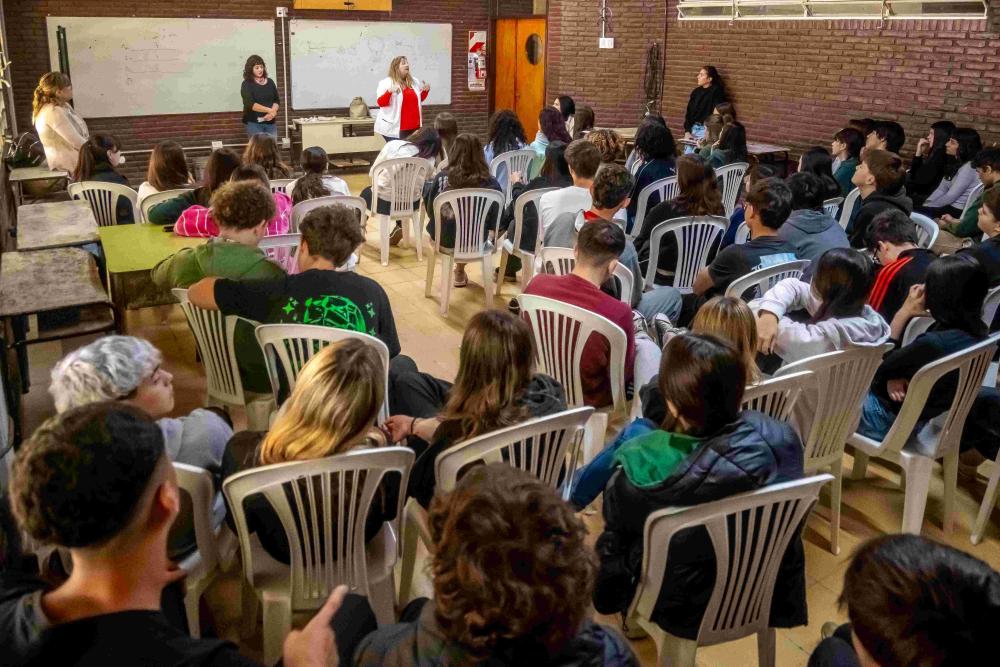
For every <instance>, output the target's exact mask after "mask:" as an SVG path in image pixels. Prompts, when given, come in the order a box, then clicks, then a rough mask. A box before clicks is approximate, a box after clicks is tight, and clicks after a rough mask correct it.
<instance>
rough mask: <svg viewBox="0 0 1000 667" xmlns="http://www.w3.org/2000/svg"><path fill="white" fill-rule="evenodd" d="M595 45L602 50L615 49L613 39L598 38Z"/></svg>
mask: <svg viewBox="0 0 1000 667" xmlns="http://www.w3.org/2000/svg"><path fill="white" fill-rule="evenodd" d="M597 45H598V47H599V48H602V49H613V48H615V38H614V37H599V38H598V40H597Z"/></svg>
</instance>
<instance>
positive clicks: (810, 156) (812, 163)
mask: <svg viewBox="0 0 1000 667" xmlns="http://www.w3.org/2000/svg"><path fill="white" fill-rule="evenodd" d="M798 171H799V172H804V173H807V174H813V175H814V176H816V177H817V178H818V179H819V180H820V185H821V190H822V194H823V201H826V200H827V199H833V198H835V197H839V196H841V195H840V184H839V183H838V182H837V179H835V178H834V177H833V156H831V155H830V151H828V150H826V149H825V148H823V147H822V146H813V147H812V148H810V149H809V150H807V151H806V152H805V153H803V154H802V156H801V157H800V158H799V169H798Z"/></svg>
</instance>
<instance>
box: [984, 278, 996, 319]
mask: <svg viewBox="0 0 1000 667" xmlns="http://www.w3.org/2000/svg"><path fill="white" fill-rule="evenodd" d="M997 308H1000V286H998V287H994V288H993V289H991V290H990V291H989V292H987V293H986V298H985V299H983V322H984V323H985V324H986V326H992V325H993V320H994V318H996V315H997Z"/></svg>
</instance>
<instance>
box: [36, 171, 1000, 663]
mask: <svg viewBox="0 0 1000 667" xmlns="http://www.w3.org/2000/svg"><path fill="white" fill-rule="evenodd" d="M348 182H349V184H350V185H351V188H352V190H353V191H355V192H357V191H359V190H360V189H361V188H362V187H363V186H364V185H366V184H367V176H366V175H352V176H348ZM369 231H370V233H369V245H367V246H366V247H365V249H364V255H363V260H362V262H361V264H360V266H359V269H358V270H359V272H360V273H362V274H365V275H369V276H372V277H373V278H375V279H376V280H378V281H379V282H380V283H381V284H382V285H383V286H384V287H385V289H386V291H387V292H388V294H389V300H390V301H391V303H392V308H393V312H394V314H395V317H396V326H397V329H398V331H399V337H400V342H401V344H402V349H403V352H404V353H405V354H408V355H410V356H411V357H413V358H414V359H415V360H416V362H417V364H418V365H419V366H420V368H421V369H423V370H426V371H429V372H431V373H433V374H435V375H438V376H440V377H444V378H452V377H454V374H455V371H456V370H457V365H458V347H459V343H460V341H461V336H462V329H463V324H464V322H466V320H468V318H469V317H470V316H471V315H472V314H473V313H475V312H477V311H478V310H480V309H481V308H483V306H484V299H483V292H482V288H481V277H480V274H479V267H478V266H475V265H470V267H469V277H470V284H469V286H468V287H467V288H464V289H453V290H452V297H451V308H450V310H449V313H448V316H447V317H442V316H441V315H440V314H439V312H438V298H437V291H436V290H437V286H438V285H439V284H440V283H439V281H440V278H441V275H440V268H439V269H438V270H437V273H436V278H437V280H436V281H435V292H434V296H433V298H430V299H428V298H425V297H424V281H425V277H426V264H425V263H422V262H418V261H417V259H416V255H415V254H414V252H413V250H411V249H406V248H394V249H393V250H392V252H391V259H390V262H389V266H387V267H383V266H381V264H380V263H379V261H378V253H377V250H376V246H375V245H374V243H375V242H376V240H377V230H375V229H374V225H372V226H370V230H369ZM425 262H426V259H425ZM515 291H516V286H514V285H505V286H504V290H503V294H504V296H503V297H502V298H498V299H496V300H495V305H496V306H497V307H503V306H504V305H505V304H506V301H507V300H508V299H509V298H510V296H512V295H513V294H514V293H515ZM128 327H129V331H130V333H132V334H134V335H139V336H144V337H146V338H148V339H149V340H151V341H152V342H153V343H155V344H156V345H157V346H158V347H159V348H160V349H161V350H162V351H163V354H164V357H165V359H166V362H165V366H166V368H168V370H170V371H171V372H173V373H174V385H175V390H176V395H177V409H176V411H177V413H178V414H182V413H186V412H188V411H189V410H191V409H193V408H194V407H196V406H198V405H199V404H200V403H201V400H202V399H203V395H204V380H203V377H202V374H201V370H200V368H199V367H198V365H197V364H196V362H195V354H194V342H193V339H192V338H191V335H190V333H189V331H188V329H187V325H186V323H185V322H184V319H183V316H182V314H181V313H180V311H179V309H177V308H176V307H166V308H158V309H146V310H142V311H137V312H135V311H133V312H130V313H129V315H128ZM85 340H86V339H77V340H71V341H65V342H63V343H47V344H41V345H36V346H32V347H31V348H29V349H30V351H31V354H30V359H31V378H32V389H31V391H30V393H29V394H28V395H27V396H26V397H25V408H26V424H25V427H26V429H28V432H30V429H31V428H34V426H36V425H37V424H38V423H40V421H41V420H42V419H44V418H45V417H46V416H48V415H49V414H51V413H52V401H51V398H50V397H49V396H48V393H47V391H46V386H47V381H48V374H49V372H50V370H51V368H52V365H53V364H54V363H55V361H56V360H57V359H58V358H59V357H60V356H61V355H62V354H64V353H65V351H67V350H69V349H73V348H74V347H76V346H78V345H80V344H82V343H83V342H85ZM234 416H235V417H236V419H237V422H238V424H239V423H241V422H242V419H243V416H242V414H241V413H240V412H239V411H237V413H236V414H235V415H234ZM845 469H846V470H849V469H850V467H849V462H848V464H847V465H845ZM984 487H985V483H984V482H983V481H982V480H980V482H978V483H976V484H973V485H972V486H971V488H969V487H968V486H966V487H962V488H960V489H959V494H958V498H959V499H958V513H957V517H956V521H955V528H954V530H953V531H952V533H951V535H949V536H945V535H944V534H943V533H942V531H941V528H940V526H941V518H942V517H941V511H942V498H943V492H942V486H941V481H940V475H938V477H937V478H936V480H935V482H934V483H932V485H931V493H930V500H929V501H928V504H927V517H926V520H925V523H924V534H925V535H927V536H929V537H931V538H934V539H938V540H943V541H945V542H947V543H949V544H951V545H953V546H955V547H957V548H959V549H962V550H965V551H968V552H969V553H972V554H973V555H975V556H977V557H979V558H982V559H983V560H985V561H987V562H988V563H990V564H991V565H992V566H993V567H1000V513H994V517H993V522H992V524H991V526H990V527H989V529H988V531H987V535H986V537H985V539H984V540H983V542H982V543H981V544H980V545H978V546H976V547H973V546H972V544H971V543H970V542H969V530H970V526H971V523H972V521H973V519H974V517H975V513H976V512H977V511H978V508H979V501H980V499H981V498H982V493H983V490H984ZM827 502H828V501H827V496H826V494H824V495H823V496H822V497H821V501H820V505H819V506H818V508H817V509H816V510H815V512H814V514H813V516H812V517H811V518H810V519H809V522H808V525H807V529H806V531H805V532H804V540H805V548H806V575H807V585H808V589H807V596H808V603H809V625H808V626H805V627H801V628H794V629H791V630H781V631H779V632H778V644H777V658H778V664H779V665H781V666H783V667H784V666H788V667H793V666H798V665H805V664H806V662H807V660H808V656H809V652H810V651H811V650H812V648H813V647H814V646H815V645H816V643H817V641H818V639H819V631H820V626H821V625H822V624H823V623H824V622H825V621H828V620H834V619H836V620H844V618H845V616H844V614H843V613H842V612H841V611H840V610H839V609H838V608H837V596H838V595H839V593H840V588H841V584H842V581H843V576H844V573H845V571H846V567H847V562H848V559H849V557H850V554H851V552H852V550H853V549H854V548H855V547H856V546H857V545H858V544H859V543H860V542H862V541H863V540H865V539H867V538H870V537H873V536H875V535H879V534H882V533H886V532H893V531H897V530H898V528H899V522H900V518H901V516H902V505H903V495H902V492H901V491H900V488H899V475H898V473H897V472H895V471H892V470H889V469H887V468H883V467H880V466H878V465H873V466H871V467H870V470H869V477H868V479H866V480H863V481H852V480H846V481H845V483H844V502H843V514H842V526H841V535H840V542H841V554H840V555H839V556H835V555H832V554H831V553H830V552H829V550H828V536H829V524H828V523H827V517H828V516H829V510H828V505H827V504H826V503H827ZM584 520H585V521H586V523H587V525H588V528H589V529H590V532H591V535H592V537H593V538H594V539H596V536H597V535H598V534H599V532H600V530H601V518H600V514H599V513H597V514H592V515H588V516H584ZM237 577H238V573H237V571H236V570H234V571H233V572H231V573H229V574H227V575H226V576H224V577H223V578H221V579H220V580H219V581H218V582H217V583H216V584H215V585H214V586H213V587H212V588H211V589H210V590H209V593H208V595H207V600H208V605H209V607H210V609H211V613H212V615H213V616H214V617H215V620H216V624H217V626H218V628H219V629H220V633H221V634H222V635H223V636H226V637H229V638H232V639H236V638H237V636H238V619H239V611H238V608H237V605H236V603H235V602H234V600H238V599H239V593H238V591H239V584H238V579H237ZM424 587H426V584H424ZM604 620H606V621H607V622H608V623H611V624H615V625H617V623H618V621H617V619H615V618H607V619H604ZM634 646H635V649H636V651H637V652H638V654H639V655H640V657H641V659H642V663H643V664H644V665H652V664H655V648H654V646H653V643H652V641H650V640H643V641H636V642H634ZM246 648H247V650H248V652H249V653H255V652H256V651H257V650H259V638H251V639H250V640H249V641H248V642H246ZM756 651H757V649H756V641H755V640H754V638H752V637H749V638H745V639H743V640H741V641H737V642H731V643H728V644H723V645H719V646H715V647H708V648H703V649H701V650H699V652H698V664H699V665H719V666H733V667H736V666H742V665H750V664H755V662H756Z"/></svg>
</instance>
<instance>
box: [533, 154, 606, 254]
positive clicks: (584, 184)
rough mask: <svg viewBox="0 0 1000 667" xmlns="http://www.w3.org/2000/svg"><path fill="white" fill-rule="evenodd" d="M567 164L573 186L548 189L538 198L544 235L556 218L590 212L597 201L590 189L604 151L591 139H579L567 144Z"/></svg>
mask: <svg viewBox="0 0 1000 667" xmlns="http://www.w3.org/2000/svg"><path fill="white" fill-rule="evenodd" d="M566 164H568V165H569V173H570V176H571V177H572V179H573V185H572V186H571V187H566V188H562V189H561V190H557V191H555V192H547V193H545V194H544V195H542V198H541V199H539V200H538V220H539V222H540V223H541V227H540V228H539V229H540V230H541V233H542V234H543V235H545V234H548V228H549V226H550V225H552V224H553V223H554V222H555V221H556V218H558V217H560V216H569V217H572V218H575V217H576V214H577V213H579V212H580V211H586V210H587V209H588V208H590V206H591V204H592V203H593V202H592V200H591V196H590V188H591V186H592V185H593V184H594V176H595V175H596V174H597V170H598V169H599V168H600V166H601V153H600V151H598V150H597V148H596V147H595V146H594V144H592V143H590V142H589V141H587V140H585V139H577V140H576V141H574V142H573V143H571V144H569V145H568V146H567V147H566ZM550 245H551V244H550Z"/></svg>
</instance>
